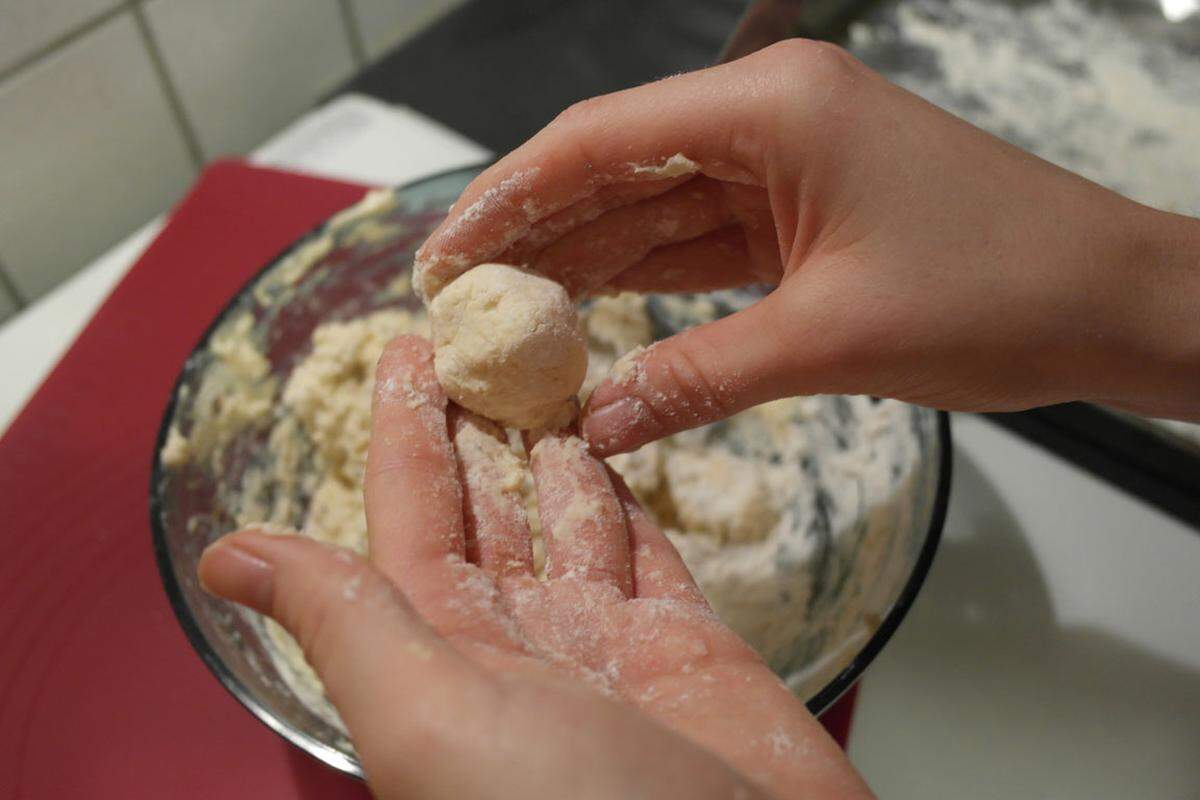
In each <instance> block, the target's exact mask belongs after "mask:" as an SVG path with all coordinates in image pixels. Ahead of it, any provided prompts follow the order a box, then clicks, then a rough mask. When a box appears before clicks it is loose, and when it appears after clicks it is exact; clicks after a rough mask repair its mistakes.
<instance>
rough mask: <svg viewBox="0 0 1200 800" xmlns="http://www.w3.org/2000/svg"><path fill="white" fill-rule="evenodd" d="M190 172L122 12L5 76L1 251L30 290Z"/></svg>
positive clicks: (88, 254) (104, 243)
mask: <svg viewBox="0 0 1200 800" xmlns="http://www.w3.org/2000/svg"><path fill="white" fill-rule="evenodd" d="M193 175H194V165H193V164H192V162H191V160H190V158H189V157H188V154H187V150H186V149H185V147H184V143H183V140H182V137H181V135H180V132H179V129H178V127H177V126H176V124H175V121H174V120H173V119H172V117H171V113H170V109H169V107H168V105H167V101H166V97H165V95H164V94H163V89H162V86H161V85H160V84H159V81H158V79H157V78H156V77H155V74H154V71H153V69H152V68H151V64H150V61H149V59H148V58H147V55H146V51H145V49H144V48H143V46H142V39H141V36H140V35H139V33H138V31H137V28H136V27H135V25H134V23H133V20H132V18H131V16H130V15H129V14H127V13H126V14H122V15H120V16H117V17H115V18H114V19H112V20H111V21H109V22H107V23H105V24H104V25H103V26H101V27H100V28H98V29H97V30H95V31H94V32H92V33H91V34H89V35H88V36H86V37H84V38H82V39H78V40H76V41H74V42H72V43H71V44H69V45H67V46H65V47H64V48H62V49H61V50H59V51H57V52H55V53H54V54H52V55H51V56H49V57H48V58H46V59H45V60H43V61H40V62H38V63H37V64H36V65H34V66H33V67H31V68H30V69H29V70H26V71H23V72H20V73H18V74H17V75H15V76H13V77H11V78H9V79H8V80H7V81H5V82H4V83H3V84H0V176H3V179H2V180H0V208H3V209H4V212H3V213H2V214H0V259H2V260H3V262H4V264H5V266H6V267H8V270H9V273H10V274H11V276H12V278H13V281H14V282H15V283H16V285H17V288H18V289H19V291H20V292H21V293H22V295H24V297H25V299H27V300H28V299H32V298H35V297H37V296H39V295H41V294H42V293H44V292H46V291H47V290H48V289H50V288H51V287H53V286H54V285H55V284H57V283H58V282H59V281H61V280H63V279H64V278H66V277H68V276H69V275H71V274H72V273H73V272H74V271H75V270H77V269H79V268H80V267H81V266H83V265H84V264H85V263H87V262H88V260H90V259H91V258H92V257H93V256H95V255H96V254H97V253H99V252H101V251H102V250H103V249H105V248H106V247H108V246H110V245H111V244H113V243H114V242H116V241H117V240H119V239H120V238H121V237H122V236H123V235H124V234H127V233H129V232H130V231H132V230H133V229H134V228H135V227H137V226H138V225H140V224H142V223H143V222H145V221H146V220H148V219H150V218H151V217H152V216H154V215H155V214H156V213H158V212H159V211H161V210H162V209H164V208H165V207H167V206H168V205H170V203H171V202H172V201H174V200H175V198H177V197H178V196H179V195H180V194H181V193H182V192H183V191H184V190H185V189H186V188H187V186H188V184H189V183H190V182H191V180H192V177H193Z"/></svg>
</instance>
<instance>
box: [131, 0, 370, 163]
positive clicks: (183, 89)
mask: <svg viewBox="0 0 1200 800" xmlns="http://www.w3.org/2000/svg"><path fill="white" fill-rule="evenodd" d="M145 8H146V16H147V18H148V19H149V21H150V26H151V28H152V30H153V32H154V36H155V37H156V38H157V40H158V42H159V46H160V48H161V50H162V54H163V60H164V61H165V62H166V66H167V72H168V74H169V75H170V77H171V81H172V82H173V83H174V84H175V86H176V87H177V88H178V90H179V96H180V99H181V100H182V101H183V106H184V108H185V109H186V110H187V115H188V118H189V119H190V121H191V124H192V127H193V128H194V130H195V131H196V136H197V139H198V140H199V143H200V147H201V150H202V151H203V152H204V156H205V157H206V158H214V157H216V156H220V155H224V154H227V153H244V152H246V151H247V150H249V149H251V148H252V147H254V145H256V144H258V143H259V142H261V141H263V140H264V139H266V138H267V137H268V136H270V135H271V134H272V133H274V132H275V131H276V130H278V129H279V128H281V127H283V126H284V125H286V124H287V123H288V122H290V121H291V120H293V119H295V118H296V117H298V116H300V114H302V113H303V112H304V111H306V110H308V109H309V108H310V107H311V106H312V104H313V103H314V102H315V101H316V100H317V98H318V97H320V96H321V94H323V93H325V92H327V91H329V90H330V89H332V88H333V87H334V86H335V85H336V84H338V83H339V82H341V81H343V80H345V79H346V78H348V77H349V76H350V75H351V73H353V71H354V68H355V64H354V60H353V58H352V56H351V52H350V44H349V40H348V38H347V35H346V27H345V23H344V21H343V18H342V16H341V14H340V13H339V11H338V8H337V4H336V3H335V2H333V0H256V1H255V2H246V0H151V1H150V2H148V3H147V4H146V7H145Z"/></svg>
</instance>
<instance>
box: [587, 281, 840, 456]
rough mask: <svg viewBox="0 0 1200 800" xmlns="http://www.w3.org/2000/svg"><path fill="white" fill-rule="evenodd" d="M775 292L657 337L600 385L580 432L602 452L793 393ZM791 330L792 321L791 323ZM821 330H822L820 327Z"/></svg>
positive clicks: (788, 347)
mask: <svg viewBox="0 0 1200 800" xmlns="http://www.w3.org/2000/svg"><path fill="white" fill-rule="evenodd" d="M779 297H780V295H779V293H778V292H774V293H772V294H770V295H768V296H767V297H765V298H763V299H762V300H759V301H758V302H757V303H755V304H754V305H752V306H750V307H748V308H746V309H743V310H741V311H739V312H737V313H736V314H732V315H730V316H728V317H725V318H723V319H719V320H717V321H715V322H709V323H707V324H705V325H700V326H698V327H695V328H692V329H690V330H686V331H683V332H682V333H679V334H676V335H675V336H672V337H670V338H668V339H664V340H662V341H660V342H657V343H656V344H654V345H653V346H651V347H649V348H647V349H646V350H643V351H641V352H640V353H638V354H637V355H636V356H634V357H633V360H632V361H631V362H624V361H622V362H619V364H620V368H619V369H614V371H613V372H612V374H610V376H609V377H607V378H606V379H605V380H604V381H602V382H601V383H600V385H599V386H597V387H596V389H595V390H594V391H593V392H592V394H591V396H590V397H589V398H588V402H587V406H586V407H585V409H584V412H583V414H584V416H583V421H582V432H583V436H584V438H585V439H586V440H587V441H588V443H589V444H590V445H591V448H592V452H594V453H596V454H597V455H598V456H600V457H605V456H609V455H613V454H615V453H621V452H627V451H629V450H634V449H636V448H638V447H640V446H641V445H643V444H645V443H646V442H649V441H652V440H655V439H660V438H662V437H663V436H667V435H669V434H672V433H676V432H677V431H681V430H685V429H687V428H695V427H698V426H700V425H704V424H707V423H709V422H714V421H716V420H719V419H724V418H726V417H729V416H732V415H733V414H735V413H737V412H738V411H741V410H743V409H745V408H749V407H750V406H753V405H757V404H759V403H762V402H766V401H767V400H774V399H777V398H779V397H784V396H787V395H789V394H793V393H794V392H793V391H792V389H793V388H794V387H795V386H796V385H797V378H796V373H797V372H799V371H800V370H801V369H802V366H801V365H800V363H799V361H798V359H797V358H796V357H795V355H794V353H793V350H797V349H800V345H801V344H803V343H790V342H788V341H787V340H786V334H785V331H786V330H787V328H786V327H785V326H783V325H782V324H780V321H779V319H778V318H779V316H780V313H781V312H779V311H777V308H778V306H777V304H778V303H779V299H778V298H779ZM792 328H793V329H794V326H792ZM817 329H819V328H817Z"/></svg>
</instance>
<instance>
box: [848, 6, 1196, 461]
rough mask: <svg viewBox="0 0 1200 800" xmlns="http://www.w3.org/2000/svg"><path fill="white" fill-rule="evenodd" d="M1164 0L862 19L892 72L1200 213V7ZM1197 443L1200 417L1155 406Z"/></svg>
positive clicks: (946, 9) (993, 126) (862, 35)
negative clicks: (1181, 10)
mask: <svg viewBox="0 0 1200 800" xmlns="http://www.w3.org/2000/svg"><path fill="white" fill-rule="evenodd" d="M1164 16H1165V12H1164V10H1163V7H1162V6H1160V4H1159V3H1158V2H1153V1H1152V0H1128V1H1127V2H1121V3H1117V2H1113V1H1112V0H1098V1H1097V0H1092V1H1091V2H1084V1H1083V0H1043V1H1042V2H1019V3H1001V2H994V0H906V2H903V3H899V4H888V5H887V6H885V7H884V8H883V9H881V10H880V11H879V12H876V13H874V14H872V15H870V17H869V18H868V19H867V20H866V21H863V22H857V23H854V24H853V25H851V28H850V37H849V42H848V46H849V48H850V50H851V51H853V52H854V53H855V54H856V55H858V56H859V57H860V58H861V59H863V61H864V62H866V63H867V64H869V65H871V66H872V67H874V68H876V69H877V70H879V71H880V72H882V73H883V74H884V75H886V76H887V77H888V78H889V79H891V80H892V81H894V82H896V83H898V84H900V85H901V86H903V87H905V88H907V89H909V90H910V91H913V92H915V93H916V94H918V95H921V96H922V97H924V98H925V99H926V100H929V101H930V102H932V103H934V104H936V105H938V106H941V107H942V108H944V109H946V110H947V111H950V112H952V113H954V114H956V115H958V116H960V117H962V118H964V119H966V120H968V121H969V122H971V123H973V124H975V125H978V126H979V127H981V128H983V129H984V130H986V131H989V132H991V133H994V134H996V135H997V136H1000V137H1001V138H1004V139H1007V140H1008V141H1010V142H1012V143H1013V144H1016V145H1018V146H1020V147H1023V148H1025V149H1026V150H1029V151H1030V152H1033V153H1036V154H1037V155H1039V156H1041V157H1042V158H1045V159H1046V160H1048V161H1051V162H1053V163H1055V164H1058V165H1059V166H1062V167H1065V168H1066V169H1069V170H1071V171H1073V172H1077V173H1079V174H1081V175H1083V176H1084V177H1087V178H1089V179H1091V180H1093V181H1095V182H1097V183H1099V184H1101V185H1104V186H1107V187H1108V188H1110V189H1113V190H1115V191H1117V192H1120V193H1121V194H1123V195H1125V196H1127V197H1129V198H1131V199H1133V200H1137V201H1138V202H1141V203H1145V204H1146V205H1149V206H1153V207H1155V208H1160V209H1163V210H1165V211H1173V212H1176V213H1181V214H1188V215H1192V216H1200V14H1197V15H1193V16H1191V17H1190V18H1189V19H1187V20H1186V21H1180V22H1177V23H1174V24H1172V23H1170V22H1168V21H1167V19H1165V18H1164ZM1147 422H1149V423H1150V424H1152V425H1154V426H1156V427H1157V428H1158V429H1159V431H1160V432H1161V433H1164V434H1166V435H1169V436H1178V437H1181V438H1183V439H1186V440H1188V442H1189V443H1190V444H1191V445H1192V446H1195V444H1196V443H1197V442H1200V425H1195V424H1191V423H1185V422H1173V421H1162V420H1147Z"/></svg>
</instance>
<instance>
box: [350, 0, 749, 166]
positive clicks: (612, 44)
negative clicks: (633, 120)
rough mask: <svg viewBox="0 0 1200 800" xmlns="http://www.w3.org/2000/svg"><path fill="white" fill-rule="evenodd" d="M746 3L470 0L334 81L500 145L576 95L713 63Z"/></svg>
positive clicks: (508, 144) (516, 140)
mask: <svg viewBox="0 0 1200 800" xmlns="http://www.w3.org/2000/svg"><path fill="white" fill-rule="evenodd" d="M746 5H747V3H746V0H521V1H520V2H514V1H513V0H473V1H472V2H469V3H467V4H465V5H463V6H461V7H460V8H457V9H455V10H454V11H453V12H451V13H450V14H448V15H447V16H445V17H443V18H442V19H440V20H438V21H437V22H436V23H434V24H433V25H432V26H431V27H429V28H427V29H426V30H424V31H422V32H421V33H419V34H418V35H417V36H416V37H415V38H413V39H410V40H408V41H407V42H405V43H403V44H402V45H401V46H400V47H398V48H397V49H396V50H394V51H393V52H392V53H390V54H388V55H386V56H384V57H383V58H382V59H380V60H379V61H377V62H376V63H375V64H374V65H372V66H370V67H368V68H367V69H366V70H365V71H364V72H363V73H361V74H360V75H358V76H357V77H355V78H354V79H353V80H351V81H350V82H349V83H348V84H346V85H345V86H343V87H342V88H341V89H340V90H339V91H355V92H362V93H364V94H368V95H372V96H374V97H378V98H380V99H381V100H386V101H388V102H392V103H403V104H405V105H408V106H411V107H412V108H415V109H416V110H418V111H420V112H422V113H424V114H427V115H428V116H430V117H433V118H434V119H436V120H438V121H439V122H442V123H444V124H445V125H448V126H449V127H451V128H453V129H454V130H456V131H458V132H460V133H462V134H464V135H466V136H468V137H470V138H471V139H474V140H475V141H477V142H479V143H481V144H483V145H485V146H487V147H489V148H491V149H492V150H494V151H495V152H497V153H505V152H507V151H509V150H511V149H513V148H514V147H516V146H517V145H518V144H520V143H521V142H522V141H524V140H525V139H527V138H529V137H530V136H532V135H533V134H534V133H535V132H537V131H538V129H540V128H541V127H542V126H543V125H545V124H546V123H547V122H549V121H550V120H551V119H553V118H554V116H555V115H556V114H558V113H559V112H560V111H562V110H563V109H564V108H566V107H567V106H569V105H571V104H572V103H574V102H576V101H577V100H582V99H584V98H587V97H592V96H595V95H598V94H605V93H608V92H613V91H616V90H618V89H625V88H628V87H630V86H637V85H638V84H642V83H646V82H647V81H652V80H655V79H657V78H661V77H664V76H666V75H670V74H672V73H676V72H684V71H687V70H692V69H696V68H698V67H703V66H705V65H707V64H710V63H712V62H713V61H714V60H715V58H716V55H717V52H718V51H719V50H720V49H721V45H722V44H723V43H724V41H725V39H726V38H727V37H728V36H729V34H730V32H732V31H733V29H734V26H735V24H736V23H737V20H738V17H740V16H741V13H742V11H743V9H744V8H745V7H746ZM517 54H519V55H520V57H519V58H517V57H514V56H515V55H517Z"/></svg>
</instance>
